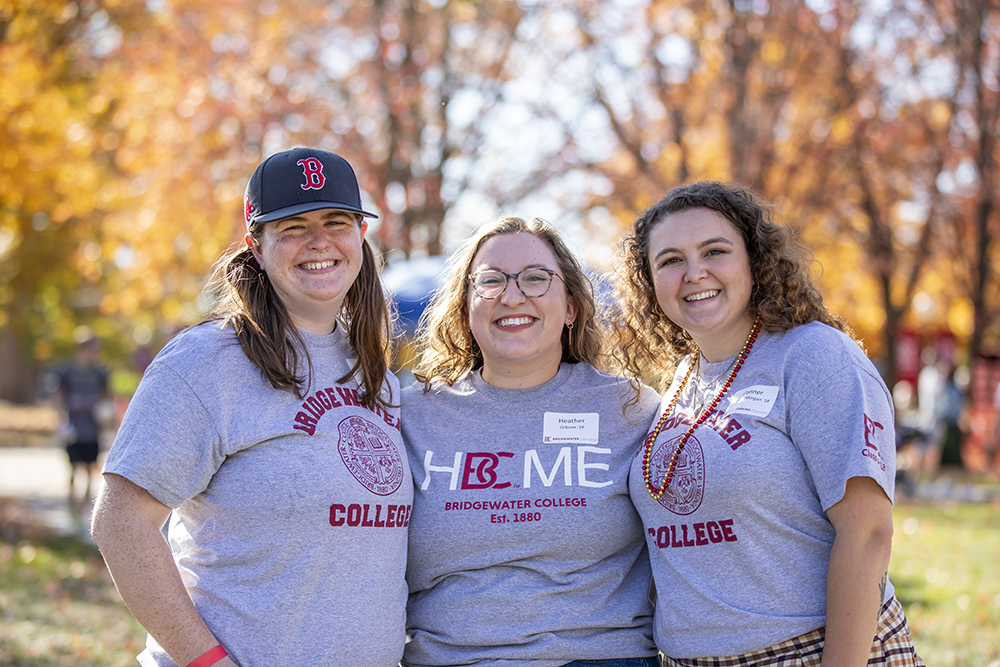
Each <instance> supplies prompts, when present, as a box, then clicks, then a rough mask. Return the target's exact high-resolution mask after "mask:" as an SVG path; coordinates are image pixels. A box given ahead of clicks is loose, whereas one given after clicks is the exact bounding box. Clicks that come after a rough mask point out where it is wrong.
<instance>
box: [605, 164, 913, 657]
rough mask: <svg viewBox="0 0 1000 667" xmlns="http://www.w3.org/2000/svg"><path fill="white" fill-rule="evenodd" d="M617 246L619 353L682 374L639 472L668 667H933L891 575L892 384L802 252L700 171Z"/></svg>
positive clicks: (674, 379)
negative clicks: (830, 302) (826, 299)
mask: <svg viewBox="0 0 1000 667" xmlns="http://www.w3.org/2000/svg"><path fill="white" fill-rule="evenodd" d="M623 250H624V255H625V257H624V274H625V275H624V276H623V279H622V281H621V285H620V290H619V291H620V294H619V296H620V297H621V298H620V301H621V305H622V312H621V320H620V322H619V327H618V333H619V343H620V348H619V350H618V352H617V357H618V359H619V360H620V361H621V363H622V365H623V366H624V367H625V368H626V369H627V371H628V372H629V374H630V375H632V376H633V377H640V376H645V377H650V376H652V377H655V378H657V380H658V381H657V382H655V383H654V386H656V385H657V384H659V385H661V388H663V387H662V385H667V384H669V386H668V387H666V393H665V394H664V398H663V404H662V410H661V411H660V414H659V415H658V417H657V418H656V419H655V420H654V422H653V427H652V429H651V432H650V434H649V435H648V437H647V439H646V442H645V444H644V446H643V447H642V449H641V451H640V452H639V454H638V456H636V458H635V459H634V461H633V464H632V469H631V473H630V477H629V488H630V490H631V493H632V501H633V502H634V503H635V506H636V509H637V510H638V511H639V514H640V515H641V516H642V520H643V524H644V527H645V535H646V543H647V546H648V547H649V552H650V560H651V562H652V569H653V577H654V580H655V583H656V587H657V590H658V597H657V600H656V606H655V614H654V623H653V627H654V636H655V639H656V643H657V646H658V648H659V649H660V651H661V652H662V653H663V654H664V656H666V657H665V663H664V664H666V665H684V666H703V665H741V666H743V665H755V666H756V665H790V664H796V665H799V664H801V665H805V666H811V665H820V663H821V662H822V665H823V666H824V667H831V666H832V665H853V666H860V665H865V664H868V661H869V660H872V661H877V664H885V665H922V664H923V663H922V662H921V660H920V658H919V657H918V656H917V655H916V653H915V651H914V650H913V644H912V640H911V638H910V632H909V628H908V626H907V624H906V619H905V617H904V615H903V610H902V607H901V606H900V604H899V602H898V601H897V600H896V598H895V596H894V595H893V587H892V584H891V583H889V581H888V577H887V574H886V570H887V568H888V564H889V550H890V545H891V541H892V494H893V480H894V473H895V470H894V468H895V450H894V430H893V413H892V402H891V396H890V393H889V391H888V389H887V388H886V386H885V384H884V383H883V381H882V379H881V378H880V377H879V374H878V372H877V371H876V369H875V367H874V366H873V365H872V363H871V362H870V361H869V360H868V358H867V357H866V356H865V354H864V351H863V350H862V348H861V346H860V345H859V344H858V343H857V341H855V340H853V339H852V336H851V334H850V331H849V330H848V328H847V326H846V325H845V324H844V321H843V320H842V319H841V318H839V317H837V316H836V315H834V314H832V313H831V312H830V311H829V310H828V309H827V308H826V306H824V304H823V301H822V297H821V296H820V293H819V291H818V289H817V288H816V286H815V285H814V284H813V282H812V279H811V277H810V275H809V273H808V263H807V261H806V259H805V252H804V249H803V248H802V247H801V246H800V245H798V244H797V243H796V242H794V241H793V239H792V238H791V236H790V233H789V231H788V230H787V229H786V228H785V227H783V226H781V225H779V224H777V223H775V222H774V220H773V216H772V213H771V211H770V209H769V207H768V206H767V205H765V204H764V203H763V202H762V201H761V199H760V198H759V197H758V196H757V195H756V194H755V193H753V192H751V191H749V190H747V189H744V188H741V187H738V186H734V185H729V184H723V183H716V182H701V183H695V184H692V185H684V186H681V187H678V188H676V189H674V190H672V191H671V192H669V193H668V194H667V195H666V196H665V197H664V198H663V199H662V200H660V201H659V202H658V203H657V204H655V205H654V206H652V207H651V208H650V209H649V210H647V211H646V212H645V213H644V214H643V215H642V216H641V217H640V218H639V219H638V220H637V221H636V222H635V225H634V228H633V230H632V231H631V232H630V233H629V234H627V235H626V238H625V241H624V243H623ZM661 378H662V379H663V380H666V379H667V378H669V383H668V382H666V381H659V380H660V379H661ZM873 638H874V639H873Z"/></svg>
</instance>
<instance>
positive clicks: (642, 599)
mask: <svg viewBox="0 0 1000 667" xmlns="http://www.w3.org/2000/svg"><path fill="white" fill-rule="evenodd" d="M595 311H596V306H595V302H594V295H593V293H592V288H591V285H590V282H589V280H588V279H587V278H586V276H585V275H584V273H583V271H582V270H581V269H580V266H579V264H578V262H577V260H576V259H575V258H574V257H573V255H572V253H571V252H570V250H569V249H568V248H567V247H566V245H565V243H564V242H563V240H562V239H561V238H560V237H559V235H558V233H557V232H556V231H555V230H554V229H553V228H552V227H550V226H549V225H548V224H546V223H545V222H543V221H542V220H539V219H538V218H530V219H526V218H520V217H514V216H508V217H502V218H499V219H497V220H495V221H493V222H492V223H489V224H487V225H486V226H485V227H483V228H481V229H480V230H479V232H478V233H477V234H476V235H474V236H473V238H471V239H470V240H469V241H467V242H466V243H465V245H464V246H463V247H462V248H461V249H460V250H458V252H457V253H456V254H455V255H454V256H453V257H452V259H451V265H450V271H449V273H448V277H447V279H446V281H445V283H444V285H443V287H442V288H441V289H440V290H439V291H438V292H437V293H435V295H434V297H433V301H432V303H431V305H430V308H429V310H428V313H427V316H426V319H425V321H424V323H423V324H424V326H423V330H422V333H421V337H420V339H419V343H418V344H419V347H420V357H419V359H418V363H417V366H416V368H415V370H414V375H415V377H416V378H417V379H418V380H419V381H420V382H421V383H423V384H422V386H421V384H415V385H413V386H411V387H407V388H405V389H404V390H403V439H404V441H405V442H406V446H407V452H408V454H409V456H410V466H411V468H412V469H413V471H414V483H415V485H416V487H417V488H416V489H415V497H414V503H413V520H412V522H411V524H410V549H409V559H408V562H407V581H408V582H409V585H410V600H409V605H408V607H407V627H408V629H409V634H410V637H411V640H410V641H409V643H407V645H406V650H405V652H404V654H403V664H404V665H506V666H508V667H510V666H513V665H524V666H529V665H530V666H534V667H556V666H559V665H572V666H574V667H575V666H582V665H601V666H602V667H618V666H626V665H629V666H633V665H634V666H637V667H638V666H644V667H652V666H654V665H659V664H660V663H659V659H658V657H657V651H656V648H655V646H654V645H653V641H652V634H651V626H650V622H651V613H652V607H651V605H650V602H649V585H650V570H649V559H648V556H647V554H646V548H645V543H644V541H643V537H642V525H641V523H640V521H639V517H638V515H637V514H636V512H635V509H634V508H633V507H632V503H631V501H630V500H629V497H628V483H627V476H628V469H629V465H630V463H631V461H632V457H633V455H634V454H635V452H636V450H637V449H638V447H639V445H640V444H641V443H642V440H643V437H644V436H645V434H646V427H647V425H648V424H649V421H650V420H651V419H652V417H653V413H654V411H655V410H656V406H657V404H658V402H659V400H658V399H659V397H658V396H657V395H656V394H655V392H653V391H652V390H651V389H649V388H648V387H636V388H633V387H631V386H630V384H629V382H628V381H626V380H625V379H623V378H619V377H615V376H613V375H610V374H608V373H605V372H602V371H601V370H599V369H600V368H601V367H602V366H603V365H604V363H603V357H602V355H601V353H602V351H603V350H602V348H603V344H604V341H603V329H602V327H601V326H600V325H599V322H598V319H597V317H596V315H597V313H596V312H595ZM636 389H638V391H636Z"/></svg>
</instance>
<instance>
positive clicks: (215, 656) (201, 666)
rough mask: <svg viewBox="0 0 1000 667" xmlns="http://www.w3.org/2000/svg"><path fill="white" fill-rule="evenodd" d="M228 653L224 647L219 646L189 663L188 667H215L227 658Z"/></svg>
mask: <svg viewBox="0 0 1000 667" xmlns="http://www.w3.org/2000/svg"><path fill="white" fill-rule="evenodd" d="M227 655H229V654H228V653H226V649H224V648H222V645H221V644H220V645H218V646H216V647H215V648H212V649H209V650H208V651H206V652H205V653H202V654H201V655H199V656H198V657H197V658H195V659H194V660H192V661H191V662H190V663H188V666H187V667H209V665H214V664H215V663H217V662H219V661H220V660H222V659H223V658H225V657H226V656H227Z"/></svg>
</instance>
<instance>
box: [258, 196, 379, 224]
mask: <svg viewBox="0 0 1000 667" xmlns="http://www.w3.org/2000/svg"><path fill="white" fill-rule="evenodd" d="M325 209H333V210H335V211H350V212H351V213H358V214H360V215H363V216H364V217H366V218H377V217H378V216H377V215H375V214H374V213H369V212H368V211H363V210H361V209H360V208H354V207H351V206H345V205H343V204H338V203H335V202H322V201H311V202H306V203H304V204H296V205H295V206H286V207H285V208H279V209H278V210H277V211H271V212H270V213H267V214H265V215H259V216H257V217H256V218H253V219H251V220H250V224H253V223H255V222H274V221H275V220H281V219H283V218H290V217H292V216H293V215H300V214H302V213H309V212H310V211H322V210H325Z"/></svg>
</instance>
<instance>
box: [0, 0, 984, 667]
mask: <svg viewBox="0 0 1000 667" xmlns="http://www.w3.org/2000/svg"><path fill="white" fill-rule="evenodd" d="M998 133H1000V3H998V2H997V0H856V1H855V0H804V1H803V0H717V1H706V0H546V1H542V0H353V1H350V2H348V1H347V0H323V1H320V0H296V1H295V2H287V1H284V2H283V1H280V0H260V1H255V0H246V1H237V0H212V1H211V2H208V1H205V0H86V1H81V2H69V1H65V0H0V445H2V446H6V448H8V449H24V448H32V447H39V446H41V447H47V446H49V445H52V444H53V443H58V435H59V433H58V430H59V419H58V414H57V413H56V411H55V410H53V409H52V405H53V395H54V394H53V392H54V391H55V389H56V386H57V381H56V377H57V375H56V371H57V370H58V369H60V368H62V367H65V365H67V364H69V363H70V362H71V361H72V359H73V355H74V351H75V350H76V348H77V345H78V344H79V343H80V342H83V341H87V340H91V339H94V338H97V339H99V340H100V341H101V344H102V345H101V350H100V356H99V362H100V364H101V365H102V367H103V368H105V369H106V370H107V372H108V373H109V378H110V390H111V391H110V394H109V397H108V399H107V402H106V404H105V405H103V406H102V414H103V421H102V424H103V425H104V427H105V437H106V438H110V437H111V436H112V435H113V431H114V426H115V423H116V421H117V419H120V416H121V413H122V411H123V410H124V407H125V405H126V404H127V401H128V398H129V396H130V395H131V393H132V391H134V388H135V385H136V384H137V382H138V379H139V378H140V377H141V374H142V371H143V370H144V368H145V367H146V365H148V363H149V361H150V360H151V359H152V356H153V355H155V353H156V352H157V351H158V350H159V349H160V348H161V347H162V346H163V344H164V343H165V342H166V341H167V340H168V339H169V338H170V337H171V336H172V335H173V334H175V333H176V332H177V331H178V330H179V329H181V328H183V327H184V326H186V325H188V324H191V323H193V322H195V321H197V320H198V319H199V318H200V317H202V316H203V315H204V314H206V313H207V312H208V311H209V310H210V309H211V306H212V303H213V301H212V299H213V297H212V294H211V293H210V292H208V291H206V290H205V285H206V282H207V281H208V278H209V276H210V275H211V272H212V267H213V262H214V261H215V260H216V258H217V257H218V256H219V255H220V253H221V252H222V251H224V250H225V249H226V248H227V247H228V246H230V244H232V243H234V242H237V241H239V240H240V239H241V238H242V235H243V233H244V223H243V216H242V195H243V189H244V187H245V184H246V182H247V179H248V178H249V176H250V174H251V173H252V171H253V169H254V167H255V166H256V165H257V164H258V163H259V162H260V161H261V160H262V159H264V158H265V157H267V156H268V155H270V154H272V153H274V152H277V151H279V150H284V149H286V148H290V147H293V146H298V145H307V146H317V147H320V148H323V149H326V150H330V151H333V152H336V153H338V154H340V155H342V156H344V157H345V158H347V159H348V161H349V162H350V163H351V164H352V165H353V166H354V167H355V169H356V171H357V172H358V176H359V181H360V184H361V188H362V191H363V196H364V199H365V206H366V208H368V210H375V211H377V212H378V213H379V214H380V218H379V219H378V220H377V221H375V222H374V223H373V224H372V226H371V227H370V230H369V237H370V239H371V240H372V241H373V243H375V244H376V245H377V247H378V249H379V250H380V251H381V253H382V255H383V258H384V259H385V262H386V270H385V278H386V279H385V282H386V285H387V289H389V290H390V291H392V292H393V294H394V295H395V296H396V297H397V298H398V300H399V302H400V306H401V307H400V310H401V312H402V314H403V320H402V321H401V324H402V325H403V326H402V327H401V329H402V333H401V336H402V337H401V340H400V343H401V350H402V352H401V354H400V357H399V359H398V362H397V366H399V367H400V370H401V371H402V373H403V374H404V375H405V365H406V363H407V359H408V351H409V347H408V342H409V338H410V337H411V336H412V332H413V330H414V326H415V322H416V318H417V317H418V316H419V313H420V311H421V309H422V307H423V304H425V303H426V300H427V295H428V293H429V291H430V290H431V289H433V287H434V285H435V281H436V278H437V276H438V275H439V273H440V271H441V267H442V264H443V261H444V258H445V257H446V256H447V254H448V253H449V251H451V250H452V249H453V248H454V247H455V246H456V245H457V244H458V243H459V242H460V241H461V240H462V239H463V238H465V237H466V236H467V235H468V234H469V233H470V232H471V230H473V229H474V228H475V227H477V226H479V225H480V224H482V223H484V222H486V221H488V220H490V219H491V218H493V217H494V216H496V215H497V214H499V213H502V212H515V213H522V214H526V215H537V216H540V217H543V218H545V219H547V220H549V221H550V222H552V223H553V224H555V225H556V226H557V227H559V228H560V229H562V230H563V231H564V233H565V234H566V235H567V237H568V239H569V240H570V242H571V243H572V245H573V246H574V248H575V250H577V251H578V253H579V254H580V256H581V257H583V258H584V259H585V260H586V262H587V264H588V266H589V269H590V270H591V271H592V273H593V275H594V276H595V277H597V276H600V275H601V274H603V273H606V272H608V271H609V270H610V269H611V268H612V267H613V265H614V261H615V253H614V248H615V245H616V243H617V240H618V239H619V237H620V235H621V233H622V232H623V231H624V230H625V229H626V227H627V226H628V225H630V223H631V222H632V221H633V220H634V219H635V218H636V217H637V215H638V214H639V213H640V212H641V211H642V210H643V209H644V208H646V207H647V206H648V205H650V204H652V203H653V202H655V201H656V200H657V199H659V198H660V197H661V196H662V195H663V194H664V193H665V192H666V191H667V190H668V189H669V188H671V187H673V186H675V185H677V184H679V183H682V182H685V181H690V180H696V179H722V180H732V181H737V182H739V183H742V184H745V185H750V186H753V187H754V188H756V189H758V190H760V191H761V192H762V193H763V194H764V195H765V196H766V197H767V198H768V199H770V200H771V201H772V202H774V203H775V205H776V208H777V211H778V212H779V215H780V218H781V219H782V220H783V221H784V222H785V223H786V224H788V225H789V226H791V227H792V228H794V229H795V230H796V231H797V232H798V233H799V235H800V237H801V239H802V240H803V241H804V242H805V243H806V244H807V245H808V246H809V247H810V248H811V249H812V250H813V253H814V256H815V259H816V260H817V262H816V265H815V270H816V275H817V276H818V277H819V282H820V285H821V288H822V290H823V294H824V297H825V299H826V300H827V302H828V303H829V304H830V305H832V306H833V308H834V309H835V310H837V311H838V312H839V313H841V314H843V315H845V316H846V317H847V318H848V320H849V321H850V323H851V325H852V326H853V327H854V329H855V331H856V332H857V333H858V334H859V335H860V336H861V337H862V338H863V339H864V343H865V346H866V349H867V351H868V353H869V355H870V356H871V357H872V358H873V360H875V361H876V363H877V365H878V367H879V369H880V371H881V372H882V373H883V376H884V377H885V380H886V382H887V384H888V385H889V386H890V387H893V388H894V396H895V398H896V402H897V409H898V414H897V422H898V426H899V427H900V438H899V439H900V447H901V450H900V451H901V457H900V462H901V468H903V472H904V476H903V477H902V478H901V482H902V483H903V487H902V488H903V489H904V491H909V492H912V494H913V495H914V497H924V498H932V499H934V498H936V499H940V500H942V502H944V500H948V501H949V502H951V501H955V498H954V497H953V496H954V494H952V493H950V492H948V491H947V490H946V491H942V492H941V493H940V494H939V493H938V492H937V491H934V490H933V489H932V490H927V489H928V488H930V487H926V486H925V487H924V492H923V495H922V496H921V493H920V492H919V491H920V487H919V484H920V483H921V482H923V483H930V482H934V481H935V480H936V479H937V470H938V468H939V466H940V463H942V462H944V463H947V464H948V465H950V466H953V467H954V468H955V469H957V470H959V471H961V472H962V473H968V474H977V475H980V476H983V475H985V476H986V477H980V478H977V479H979V480H981V479H986V480H987V481H988V480H989V479H992V478H990V477H989V475H990V474H991V471H993V474H994V476H995V473H996V470H997V469H998V466H1000V455H998V453H997V449H998V447H1000V420H998V418H997V413H998V411H1000V393H998V389H997V385H998V383H1000V270H998V267H1000V188H998V186H1000V170H998V156H1000V148H998V146H997V140H998ZM369 207H370V208H369ZM956 401H957V406H958V407H957V412H956V411H955V409H953V408H954V406H955V405H956ZM946 405H947V406H950V407H949V408H948V409H949V410H950V413H949V414H947V415H946V414H945V408H944V406H946ZM928 452H930V453H929V454H928ZM59 454H60V455H62V456H63V457H64V454H62V453H61V452H59ZM928 456H929V458H928ZM64 458H65V457H64ZM11 460H13V459H11ZM907 470H909V471H911V472H912V474H911V473H908V472H906V471H907ZM928 471H930V472H928ZM43 474H44V475H45V476H49V477H51V476H52V474H56V473H52V474H49V473H43ZM62 474H63V473H62V472H59V473H58V474H57V476H58V475H62ZM12 477H14V478H17V479H15V480H14V481H11V478H12ZM5 480H6V482H5ZM16 481H23V477H22V476H21V475H20V473H18V472H16V471H15V468H14V467H13V463H10V464H8V470H7V476H6V477H0V482H5V483H7V484H8V486H7V488H6V489H5V488H0V496H10V495H12V490H11V485H13V484H14V483H15V482H16ZM966 481H967V480H966ZM963 483H964V482H963ZM59 484H60V485H61V486H65V480H64V479H62V478H61V477H60V478H59ZM977 484H978V482H977ZM906 485H910V486H906ZM956 488H957V487H956ZM962 488H963V489H964V491H962V492H961V493H960V494H959V495H960V497H959V498H958V500H959V501H961V502H970V501H972V502H988V501H989V500H990V499H991V498H993V499H994V503H995V496H993V495H990V493H991V492H989V491H981V490H975V489H973V490H972V491H970V490H969V488H970V487H967V486H966V487H962ZM976 489H981V487H978V486H977V487H976ZM59 493H60V494H63V492H62V491H61V490H60V492H59ZM935 494H937V495H935ZM962 494H964V495H962ZM970 494H971V495H970ZM977 494H978V495H977ZM984 494H985V495H984ZM991 509H993V510H994V513H993V514H991V515H990V516H991V517H992V520H991V521H985V520H984V525H986V526H992V530H994V531H996V530H997V521H996V516H997V515H996V513H995V506H994V507H992V508H991ZM15 518H16V517H15ZM909 518H913V520H914V521H918V519H919V522H920V523H918V524H914V523H910V524H908V525H909V526H910V527H911V528H913V533H912V534H913V535H919V534H920V530H919V529H918V528H915V527H914V526H917V525H919V526H925V525H926V523H925V522H923V521H924V519H923V517H922V516H921V517H909ZM6 520H7V521H8V526H11V525H14V523H16V521H15V520H14V519H12V518H10V517H9V516H8V517H6ZM22 523H24V522H22ZM932 523H933V522H932ZM18 525H20V524H18ZM25 525H27V524H26V523H25ZM938 525H939V526H940V525H942V524H941V523H940V522H939V523H938ZM12 534H13V533H12ZM994 537H995V536H994ZM10 539H13V538H10ZM990 539H994V538H990ZM989 544H994V542H990V543H989ZM10 548H11V549H13V547H10ZM989 548H992V547H989ZM5 553H6V554H7V556H8V558H7V559H6V561H4V558H2V556H4V554H5ZM19 553H20V551H18V550H17V549H14V550H12V551H9V552H5V551H3V550H2V549H0V563H3V562H7V563H8V564H9V563H13V562H14V561H15V560H16V559H17V558H16V554H19ZM996 553H997V552H996V551H994V552H993V555H994V556H995V554H996ZM12 559H13V560H12ZM67 567H68V566H67ZM98 569H99V568H98ZM66 571H70V570H66ZM76 572H79V569H77V570H76ZM921 572H923V570H921ZM992 572H993V573H994V574H996V570H993V571H992ZM67 576H69V575H67ZM997 576H1000V574H998V575H997ZM64 578H65V577H64ZM977 581H978V580H977ZM977 585H978V584H977ZM992 590H994V593H990V594H989V595H988V596H987V597H986V598H984V599H985V602H984V603H983V604H984V605H985V607H984V608H985V609H987V610H988V613H987V615H986V617H985V621H986V622H990V623H993V624H994V625H993V627H994V630H995V627H996V623H997V622H1000V611H998V610H1000V585H996V582H995V581H994V588H993V589H992ZM993 594H996V598H995V599H994V598H993V597H991V596H992V595H993ZM3 602H4V600H3V598H0V610H2V609H3V604H2V603H3ZM8 603H9V600H8ZM973 603H975V598H974V599H973ZM966 606H968V601H967V605H966ZM973 606H975V605H974V604H973ZM8 608H9V604H8ZM996 641H997V640H996V639H995V633H994V642H996ZM0 647H2V642H0ZM919 647H920V645H919V643H918V648H919ZM994 647H995V649H996V650H995V651H994V658H993V659H996V657H997V655H998V654H1000V647H996V646H995V644H994ZM979 653H980V654H982V652H981V651H980V652H979ZM4 655H5V654H4V653H3V651H2V650H0V663H3V664H21V663H14V662H12V660H13V659H8V661H7V662H4ZM988 662H989V660H985V661H984V662H982V664H984V665H985V664H988ZM24 664H33V665H34V664H49V663H42V662H38V663H34V662H31V663H28V662H25V663H24ZM51 664H62V663H55V662H53V663H51ZM73 664H82V663H73ZM98 664H99V663H98ZM929 664H931V663H929ZM949 664H951V663H949ZM953 664H959V663H958V662H955V663H953ZM963 664H979V663H963Z"/></svg>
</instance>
